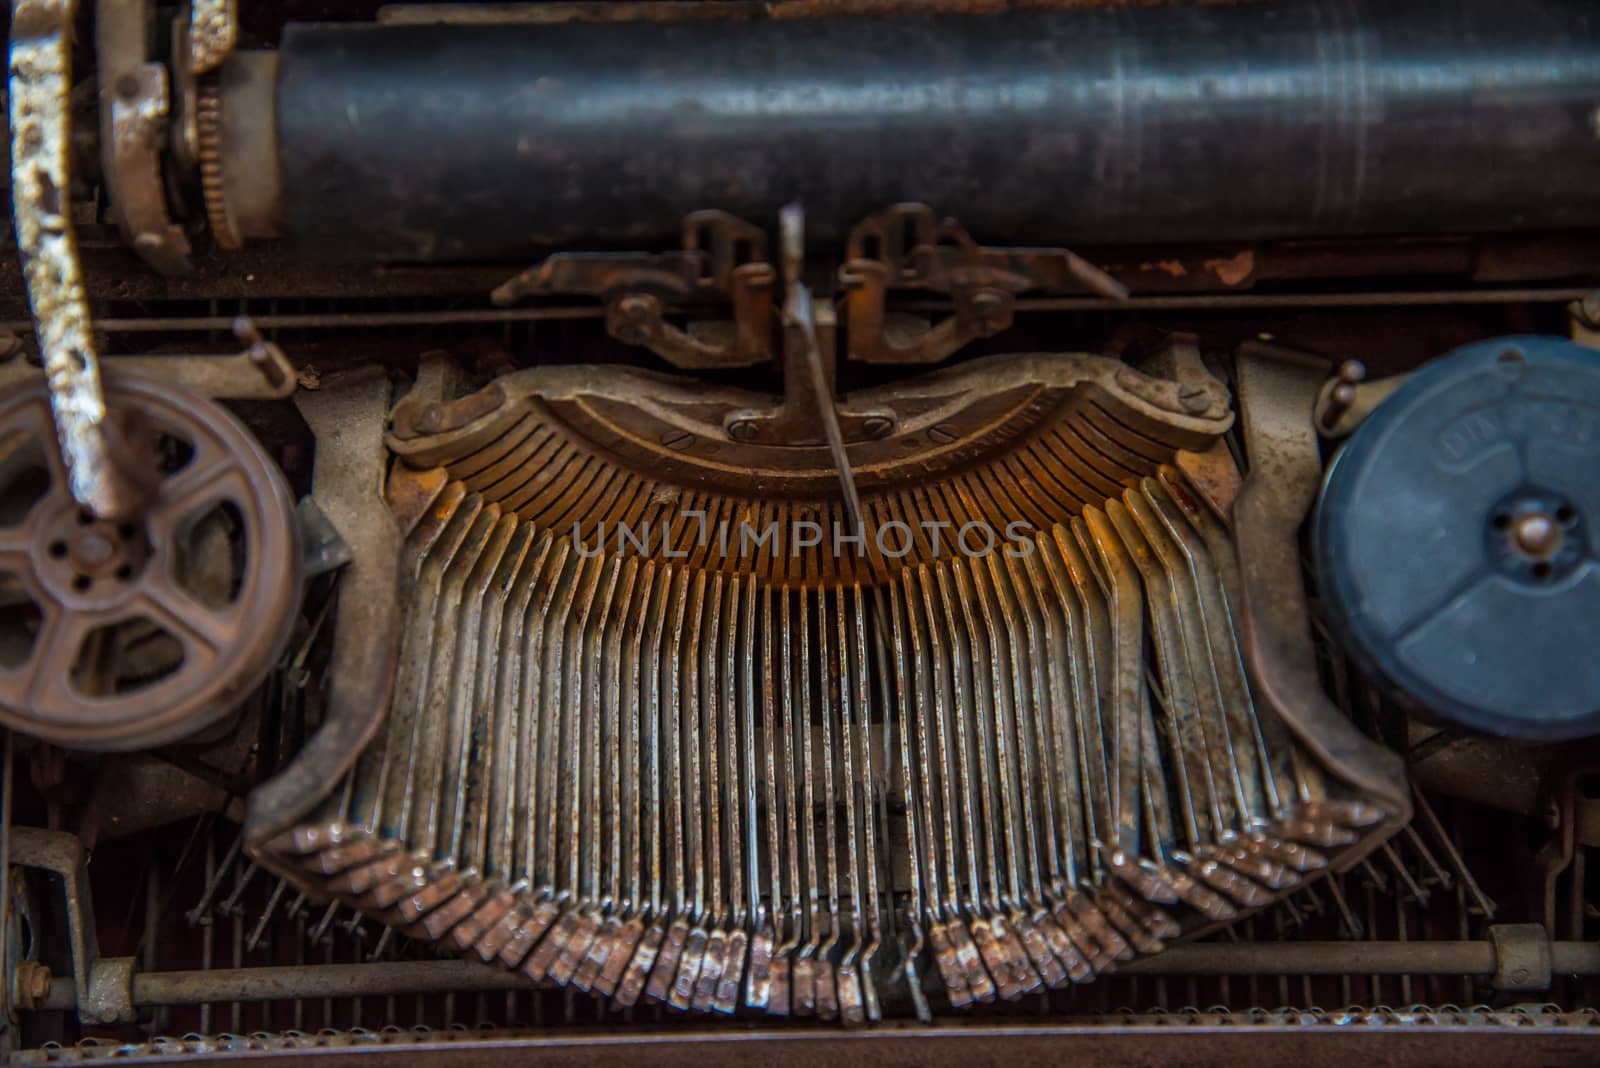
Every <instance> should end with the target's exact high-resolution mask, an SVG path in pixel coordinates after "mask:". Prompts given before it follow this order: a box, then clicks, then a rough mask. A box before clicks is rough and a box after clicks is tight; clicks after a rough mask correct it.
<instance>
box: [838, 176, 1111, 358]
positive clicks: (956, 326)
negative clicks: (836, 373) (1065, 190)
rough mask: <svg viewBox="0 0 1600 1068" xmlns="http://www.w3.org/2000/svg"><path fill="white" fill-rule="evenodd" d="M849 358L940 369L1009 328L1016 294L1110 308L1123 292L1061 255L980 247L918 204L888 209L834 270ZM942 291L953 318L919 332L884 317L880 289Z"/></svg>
mask: <svg viewBox="0 0 1600 1068" xmlns="http://www.w3.org/2000/svg"><path fill="white" fill-rule="evenodd" d="M839 282H840V285H841V286H842V287H843V289H844V290H845V292H846V294H847V296H846V298H845V301H846V305H847V307H848V313H849V317H848V325H849V327H850V356H851V358H852V359H856V360H862V361H865V362H867V363H890V364H907V363H911V364H916V363H940V362H942V361H944V360H945V359H947V358H949V357H950V356H951V355H952V354H954V353H955V352H957V351H958V350H960V349H961V348H963V347H965V346H966V345H967V344H968V343H969V342H971V341H974V340H976V339H978V338H984V337H992V336H993V335H995V334H998V333H999V332H1000V331H1002V330H1005V329H1006V328H1007V327H1009V326H1010V325H1011V320H1012V317H1013V315H1014V314H1015V310H1016V297H1017V294H1019V293H1025V292H1028V291H1029V290H1046V291H1049V290H1056V291H1059V290H1070V289H1088V290H1089V291H1090V292H1092V293H1095V294H1096V295H1098V296H1100V297H1103V298H1105V299H1108V300H1113V301H1125V300H1127V299H1128V296H1129V293H1128V288H1127V287H1126V286H1124V285H1123V284H1122V283H1121V282H1118V281H1117V280H1116V279H1114V278H1112V277H1111V276H1110V275H1108V274H1106V272H1105V271H1103V270H1101V269H1100V268H1098V267H1096V266H1095V265H1094V264H1092V263H1090V262H1089V261H1088V260H1085V259H1084V258H1083V257H1081V256H1078V255H1077V254H1075V253H1072V252H1069V251H1067V250H1066V249H1047V248H984V247H982V246H980V245H979V244H978V243H977V242H976V241H974V240H973V239H972V237H971V236H970V235H969V234H968V233H967V232H966V231H965V230H963V229H962V228H961V225H960V224H959V223H957V222H956V221H955V220H954V219H944V220H942V221H941V220H939V219H938V217H937V216H936V215H935V214H934V212H933V209H932V208H930V207H928V206H927V205H926V204H896V205H895V206H894V207H892V208H888V209H886V210H884V211H882V212H879V213H877V214H875V215H873V216H871V217H869V218H867V219H865V220H863V221H862V222H861V223H859V224H857V225H856V227H855V229H854V230H852V231H851V232H850V240H849V244H848V245H847V246H846V251H845V263H844V266H843V267H841V268H840V270H839ZM894 288H912V289H920V290H925V291H931V292H934V293H943V294H947V295H949V296H950V297H951V299H952V300H953V301H954V302H955V311H954V314H952V315H950V316H949V317H947V318H945V319H943V320H942V321H940V322H938V323H936V324H932V325H926V326H923V325H921V324H915V323H912V324H910V325H908V324H906V323H905V322H903V321H902V322H898V323H897V322H891V321H889V320H888V319H887V318H886V307H885V306H886V302H887V298H888V292H889V290H890V289H894Z"/></svg>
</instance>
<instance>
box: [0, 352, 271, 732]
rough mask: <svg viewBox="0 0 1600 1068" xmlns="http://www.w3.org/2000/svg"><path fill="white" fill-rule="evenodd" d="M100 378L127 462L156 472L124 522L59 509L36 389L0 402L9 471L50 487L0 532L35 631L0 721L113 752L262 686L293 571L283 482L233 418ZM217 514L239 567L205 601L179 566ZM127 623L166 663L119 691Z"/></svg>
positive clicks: (66, 500)
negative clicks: (164, 669) (124, 438)
mask: <svg viewBox="0 0 1600 1068" xmlns="http://www.w3.org/2000/svg"><path fill="white" fill-rule="evenodd" d="M106 381H107V384H108V386H109V387H110V390H109V397H110V401H111V414H112V417H113V418H116V419H118V420H121V421H122V423H123V425H125V426H126V427H128V437H129V440H132V441H137V442H139V443H140V445H141V452H140V454H139V455H138V456H135V457H133V459H134V460H135V461H137V462H140V463H142V464H143V465H145V466H147V467H148V468H149V469H150V470H152V471H159V472H160V476H161V477H160V481H159V483H158V485H157V487H156V489H155V491H154V495H153V499H152V501H151V503H150V504H149V506H148V507H147V508H146V509H145V511H144V512H143V513H142V515H141V516H140V517H139V518H138V519H137V520H124V521H121V522H116V521H112V520H108V519H105V518H102V517H100V516H98V515H96V514H95V513H93V512H91V511H89V510H87V509H85V508H83V507H82V506H81V505H79V504H78V503H77V502H76V501H74V500H73V499H72V495H71V494H70V493H69V492H68V487H67V472H66V471H65V470H64V469H63V467H62V464H61V462H60V459H59V457H58V456H57V455H56V453H55V450H54V449H53V448H50V447H48V443H49V441H50V438H51V424H50V408H49V404H48V399H47V395H46V392H45V390H44V388H43V385H42V384H36V385H33V386H30V387H24V388H21V389H18V390H16V391H14V392H13V393H11V395H10V396H9V397H8V398H6V399H5V400H4V401H3V402H0V434H3V435H4V437H3V441H4V461H5V463H6V465H7V474H8V475H9V476H10V477H12V478H15V477H17V476H18V475H19V474H21V473H22V472H24V471H27V470H30V469H31V470H37V471H39V473H40V474H41V475H43V476H45V477H47V478H48V485H49V488H48V490H46V491H45V492H44V493H43V494H42V495H41V496H40V497H39V498H38V499H37V500H35V501H33V502H32V504H31V507H29V508H27V510H26V511H25V513H24V514H23V515H22V516H21V518H20V520H19V521H18V522H17V523H16V524H15V525H10V526H7V527H5V528H4V529H0V569H3V570H5V571H6V572H8V573H9V574H10V575H11V576H13V577H14V578H15V579H16V580H17V581H18V582H19V583H20V588H21V590H22V591H23V594H24V596H25V597H26V598H27V599H28V600H30V601H31V602H32V603H33V604H34V605H35V606H36V607H37V609H38V610H39V612H40V620H41V622H40V625H39V630H38V634H37V636H36V638H35V640H34V641H33V643H32V646H31V648H30V649H29V651H28V652H27V654H26V655H25V657H24V658H23V660H22V662H21V663H20V664H17V665H15V666H13V667H11V668H10V669H8V670H6V671H4V672H0V719H3V720H4V721H5V722H6V723H7V725H9V726H11V727H14V728H16V729H18V730H22V731H24V732H26V733H28V734H31V735H34V736H35V737H40V738H45V739H49V740H51V741H54V742H56V743H58V744H63V745H71V746H80V747H85V748H101V749H126V748H135V747H142V746H149V745H156V744H161V743H164V742H168V741H172V740H174V739H175V738H178V737H181V736H183V735H186V734H189V733H192V732H193V731H195V730H197V729H199V728H201V727H203V726H205V725H207V724H208V723H211V722H213V721H214V720H215V719H216V718H217V717H219V716H221V715H223V714H225V713H227V712H228V711H230V710H231V708H232V707H233V706H234V705H235V704H236V703H237V702H238V701H239V700H240V699H241V698H242V697H243V695H244V694H245V693H246V692H248V691H249V689H250V688H251V687H253V686H254V685H255V684H256V683H258V682H259V681H260V680H261V678H262V677H263V676H264V674H265V672H266V670H267V669H268V667H269V666H270V665H271V663H272V661H273V659H274V658H275V657H276V655H277V653H278V651H279V650H280V649H281V648H282V646H283V643H284V641H285V640H286V639H287V634H288V627H289V624H290V623H291V621H292V619H293V617H294V614H295V610H296V607H297V605H298V602H299V594H300V591H299V567H300V564H299V546H298V540H297V536H296V529H295V526H294V516H293V505H292V504H291V502H290V500H289V497H288V493H287V491H286V490H285V488H284V486H283V482H282V476H281V475H280V474H279V472H278V470H277V468H276V465H274V464H273V462H272V461H271V459H270V458H269V457H268V456H267V455H266V453H265V452H264V451H263V450H262V449H261V447H260V446H259V445H258V444H257V443H256V442H255V440H254V439H253V438H252V437H251V436H250V434H249V433H248V432H247V431H246V430H245V429H244V427H243V426H242V425H240V423H239V422H238V421H237V420H236V419H235V418H234V417H233V416H232V415H230V414H229V413H228V412H227V411H226V410H225V409H223V408H221V407H219V406H217V405H216V404H214V403H212V402H210V401H207V400H205V399H204V398H201V397H198V396H195V395H193V394H188V393H184V392H181V391H178V390H175V389H174V388H173V387H172V385H171V384H170V383H169V382H167V381H165V380H163V379H160V378H155V377H151V376H148V375H144V374H140V373H138V372H135V371H131V370H128V371H118V372H116V373H112V374H108V375H107V378H106ZM135 427H137V430H135V429H134V428H135ZM158 438H160V439H165V440H167V441H171V442H175V443H177V444H176V445H174V446H173V448H175V449H178V450H180V452H181V451H182V450H187V456H186V458H184V459H182V460H181V461H178V462H174V463H172V464H170V465H169V466H167V467H166V468H164V469H162V468H159V467H158V461H159V459H160V453H159V452H158V449H157V447H156V446H155V442H156V440H157V439H158ZM174 455H177V454H174ZM41 465H42V469H41ZM24 503H26V502H24ZM223 506H227V507H228V508H230V509H231V510H232V514H233V515H234V517H235V520H234V521H236V522H237V523H238V525H239V536H240V538H241V539H242V542H243V544H244V546H245V549H244V553H245V555H244V558H243V562H242V564H241V565H240V570H239V573H238V574H237V575H236V576H231V577H230V578H229V580H228V581H229V582H231V583H232V585H228V584H224V585H223V586H222V588H221V591H220V596H219V597H216V598H209V597H207V598H206V599H202V595H201V591H200V590H198V589H197V588H196V586H195V585H193V584H192V583H191V582H190V581H188V573H187V569H186V568H185V566H184V565H183V562H182V560H180V556H181V555H182V554H184V553H185V552H186V549H185V546H187V545H189V544H190V540H191V537H192V535H193V531H194V529H195V524H197V523H198V522H199V521H200V520H201V519H202V518H203V517H206V516H208V515H210V514H211V513H212V512H214V511H215V510H216V509H218V508H220V507H223ZM230 569H231V565H230ZM130 626H132V627H139V626H144V627H154V628H155V629H156V630H158V631H160V632H162V633H164V634H165V635H166V636H167V638H168V639H169V640H170V641H172V642H175V643H177V646H178V647H179V650H180V654H179V664H178V666H177V667H175V668H174V669H173V670H171V671H170V672H169V673H165V674H159V675H158V676H157V677H155V678H153V679H149V680H144V679H136V681H135V682H132V683H130V682H126V681H124V676H123V674H121V673H120V672H119V670H118V668H117V662H118V660H119V658H121V657H122V656H123V655H124V644H125V643H127V642H131V641H132V639H131V638H124V637H123V635H125V634H126V633H127V631H126V628H127V627H130Z"/></svg>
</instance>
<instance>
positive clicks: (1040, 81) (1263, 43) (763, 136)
mask: <svg viewBox="0 0 1600 1068" xmlns="http://www.w3.org/2000/svg"><path fill="white" fill-rule="evenodd" d="M1597 109H1600V8H1596V6H1595V5H1594V4H1593V3H1592V0H1518V2H1516V3H1506V2H1505V0H1452V2H1450V3H1448V4H1444V3H1438V2H1437V0H1309V2H1294V3H1240V4H1221V5H1218V4H1200V5H1193V4H1185V5H1163V6H1158V7H1149V8H1146V7H1138V8H1128V7H1123V6H1120V5H1118V6H1115V7H1108V8H1102V9H1094V10H1074V11H1061V12H1022V13H1014V14H1007V15H1003V16H959V15H946V16H926V17H915V16H913V17H897V18H891V19H877V18H826V19H824V18H818V19H792V20H758V21H705V20H698V21H694V22H686V23H678V24H662V23H657V22H651V23H637V24H604V25H599V24H566V25H526V24H524V25H503V26H482V25H477V26H473V25H442V26H400V25H362V24H341V25H292V26H290V27H289V28H288V30H287V31H286V32H285V35H284V38H283V42H282V52H281V62H280V68H279V81H278V87H277V112H278V131H277V133H278V142H279V155H280V159H281V163H282V173H283V190H284V205H285V208H286V216H287V220H288V226H289V229H290V231H291V234H292V236H293V237H294V238H295V239H296V240H297V241H298V243H299V244H300V246H301V247H302V248H308V249H311V250H314V251H317V252H320V253H322V254H325V255H327V256H331V257H335V258H342V259H354V260H390V261H394V260H460V259H508V260H518V259H526V258H528V257H529V256H530V255H532V254H533V253H534V252H535V251H536V250H545V249H550V248H556V247H567V248H570V247H575V246H596V247H598V246H601V245H612V246H622V247H644V246H650V245H670V244H673V243H674V242H675V240H676V237H677V234H678V227H679V221H680V219H681V218H682V217H683V216H684V215H685V214H687V213H689V212H691V211H696V210H699V209H702V208H721V209H724V210H727V211H731V212H733V213H734V214H736V215H740V216H743V217H745V218H748V219H750V220H751V221H754V222H757V223H759V224H761V225H770V223H771V220H772V219H773V218H775V214H776V212H777V210H778V208H779V207H780V206H781V205H783V204H785V203H787V202H789V201H791V200H799V201H801V202H802V203H803V204H804V205H805V208H806V214H807V223H808V227H809V232H808V236H809V237H810V238H811V240H812V241H813V242H814V244H818V245H821V244H826V243H828V242H836V241H837V240H838V238H839V237H840V235H841V234H842V233H843V232H845V231H847V230H848V228H849V227H850V226H851V225H852V224H853V223H855V222H856V221H857V220H859V219H861V218H862V217H863V216H865V215H867V214H869V213H871V212H874V211H877V210H879V209H882V208H884V207H887V206H888V205H890V204H894V203H896V202H900V201H920V202H923V203H927V204H929V205H932V206H933V207H934V209H935V210H937V211H939V212H940V213H943V214H946V215H952V216H955V217H957V218H959V219H960V220H961V221H962V222H963V223H964V224H965V225H966V226H967V228H968V229H969V230H970V231H971V232H972V233H973V234H974V235H975V236H976V237H977V238H979V239H980V240H986V241H990V242H999V243H1013V244H1014V243H1018V242H1026V243H1030V244H1054V243H1072V242H1081V243H1095V244H1101V243H1114V242H1135V241H1137V242H1165V241H1177V240H1202V239H1248V238H1265V237H1284V236H1306V235H1337V234H1372V233H1410V232H1426V231H1460V232H1475V231H1490V230H1503V229H1527V228H1538V227H1575V226H1592V225H1600V129H1597V122H1600V117H1597Z"/></svg>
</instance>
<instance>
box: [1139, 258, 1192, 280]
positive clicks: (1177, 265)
mask: <svg viewBox="0 0 1600 1068" xmlns="http://www.w3.org/2000/svg"><path fill="white" fill-rule="evenodd" d="M1139 270H1141V271H1161V272H1163V273H1165V274H1170V275H1171V276H1172V277H1174V278H1182V277H1184V276H1185V275H1187V274H1188V273H1189V269H1188V268H1187V267H1185V266H1184V265H1183V264H1182V262H1180V261H1178V260H1158V261H1156V262H1155V263H1141V264H1139Z"/></svg>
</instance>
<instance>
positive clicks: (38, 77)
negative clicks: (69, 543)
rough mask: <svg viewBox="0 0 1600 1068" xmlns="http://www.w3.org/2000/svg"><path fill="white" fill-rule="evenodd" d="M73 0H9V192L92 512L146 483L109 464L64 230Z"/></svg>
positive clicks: (58, 399) (66, 448)
mask: <svg viewBox="0 0 1600 1068" xmlns="http://www.w3.org/2000/svg"><path fill="white" fill-rule="evenodd" d="M76 6H77V5H76V4H75V3H74V2H73V0H13V3H12V7H11V193H12V207H13V211H14V214H15V217H16V224H17V249H18V251H19V252H20V253H21V256H22V265H23V276H24V279H25V281H26V283H27V288H28V304H29V307H31V308H32V310H33V317H34V322H35V324H36V327H37V330H38V338H39V351H40V353H41V354H42V355H43V357H44V368H45V374H46V376H47V377H48V379H49V386H50V411H51V415H52V416H53V418H54V422H55V427H56V439H57V441H58V443H59V444H60V447H61V458H62V460H63V462H64V463H65V465H66V469H67V475H68V481H69V483H70V486H71V490H72V496H73V499H74V500H76V501H77V502H78V503H79V504H81V505H83V506H84V507H85V508H88V509H90V510H91V511H93V512H94V513H95V514H96V515H99V516H103V517H106V518H112V519H120V518H124V517H126V516H129V515H132V514H133V513H136V512H138V511H139V509H140V508H142V507H143V506H144V504H145V502H146V499H147V496H148V492H149V488H150V487H149V486H147V485H145V484H143V483H141V481H140V480H139V479H137V478H135V477H134V475H133V473H132V472H130V471H129V470H128V469H127V468H125V467H121V466H119V465H118V463H117V460H116V456H117V455H118V454H119V451H120V452H121V453H122V454H123V455H126V450H119V449H118V448H117V447H116V446H117V444H118V443H117V442H115V441H113V440H112V437H113V436H114V432H113V429H112V427H111V425H110V423H109V422H108V420H107V418H106V401H105V392H104V390H103V389H102V388H101V384H100V362H99V360H98V359H97V358H96V356H95V352H94V336H93V333H92V331H91V329H90V324H89V303H88V300H87V299H86V297H85V296H84V287H83V271H82V269H81V268H80V267H79V264H78V246H77V242H76V240H75V239H74V237H73V232H72V222H71V205H70V202H69V195H68V190H69V189H70V184H69V175H68V159H69V155H70V146H71V139H72V130H71V105H70V94H71V91H72V24H73V11H74V8H75V7H76Z"/></svg>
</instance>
